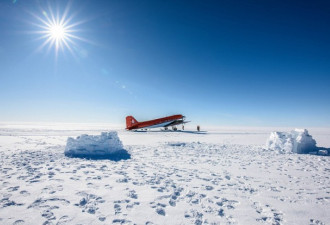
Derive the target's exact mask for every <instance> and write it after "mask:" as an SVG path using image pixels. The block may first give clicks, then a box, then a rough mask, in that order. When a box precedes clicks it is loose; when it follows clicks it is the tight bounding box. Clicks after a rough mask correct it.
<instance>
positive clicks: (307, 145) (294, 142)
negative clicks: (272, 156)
mask: <svg viewBox="0 0 330 225" xmlns="http://www.w3.org/2000/svg"><path fill="white" fill-rule="evenodd" d="M266 147H267V148H268V149H271V150H278V151H279V152H283V153H290V152H293V153H309V152H313V151H316V150H317V147H316V141H315V140H314V139H313V137H312V136H311V135H309V134H308V131H307V130H306V129H295V130H293V131H291V132H272V133H271V134H270V137H269V139H268V140H267V143H266Z"/></svg>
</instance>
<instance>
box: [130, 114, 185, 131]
mask: <svg viewBox="0 0 330 225" xmlns="http://www.w3.org/2000/svg"><path fill="white" fill-rule="evenodd" d="M184 119H185V116H182V115H181V114H179V115H173V116H167V117H163V118H159V119H154V120H148V121H143V122H138V121H137V120H136V119H135V118H134V117H133V116H127V117H126V130H137V129H149V128H157V127H164V128H165V130H167V129H168V127H170V126H171V127H172V128H173V130H177V129H176V126H177V125H180V124H184V123H188V122H186V121H184Z"/></svg>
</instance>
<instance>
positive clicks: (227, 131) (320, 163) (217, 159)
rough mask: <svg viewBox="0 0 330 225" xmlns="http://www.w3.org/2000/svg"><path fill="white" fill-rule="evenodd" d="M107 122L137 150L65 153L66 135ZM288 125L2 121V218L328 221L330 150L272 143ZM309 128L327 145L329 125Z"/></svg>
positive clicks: (28, 221)
mask: <svg viewBox="0 0 330 225" xmlns="http://www.w3.org/2000/svg"><path fill="white" fill-rule="evenodd" d="M187 128H189V127H187ZM109 130H117V131H118V136H119V138H120V140H121V141H122V143H123V146H124V149H125V150H127V151H128V152H129V154H130V158H128V159H127V158H126V159H124V160H120V161H112V160H108V159H105V160H86V159H82V158H69V157H66V156H65V155H64V150H65V145H66V141H67V138H68V137H74V138H75V137H77V136H79V135H81V134H93V135H96V134H98V135H99V134H100V133H101V132H103V131H109ZM290 130H292V128H212V129H208V132H206V133H195V132H189V131H185V132H158V131H154V132H127V131H124V130H122V129H120V128H118V127H115V128H114V127H111V126H110V125H105V124H95V125H89V124H80V125H77V124H66V125H63V124H62V125H61V124H4V123H3V124H0V224H112V223H113V224H330V214H329V206H330V179H329V177H330V157H327V156H317V155H304V154H280V153H278V151H270V150H267V149H265V144H266V140H267V138H268V137H269V135H270V132H271V131H290ZM308 131H309V133H310V134H311V135H312V136H313V138H314V139H315V140H316V142H317V146H319V147H326V148H330V129H326V128H322V129H316V128H314V129H313V128H309V129H308Z"/></svg>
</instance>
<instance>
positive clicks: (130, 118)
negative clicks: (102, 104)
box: [126, 116, 138, 130]
mask: <svg viewBox="0 0 330 225" xmlns="http://www.w3.org/2000/svg"><path fill="white" fill-rule="evenodd" d="M137 123H138V121H137V120H136V119H135V118H134V117H133V116H126V129H128V130H129V129H130V128H131V127H132V126H134V125H135V124H137Z"/></svg>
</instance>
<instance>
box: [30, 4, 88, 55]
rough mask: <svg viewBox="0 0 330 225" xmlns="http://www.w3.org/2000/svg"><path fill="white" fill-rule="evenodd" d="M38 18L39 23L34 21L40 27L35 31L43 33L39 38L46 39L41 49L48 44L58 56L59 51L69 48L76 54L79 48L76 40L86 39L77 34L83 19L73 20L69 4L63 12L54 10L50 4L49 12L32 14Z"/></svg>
mask: <svg viewBox="0 0 330 225" xmlns="http://www.w3.org/2000/svg"><path fill="white" fill-rule="evenodd" d="M32 15H33V16H34V17H35V18H37V20H38V22H39V23H34V25H36V26H37V27H38V28H39V29H38V31H36V32H35V33H38V34H41V36H40V37H39V38H38V39H42V40H44V42H43V43H42V44H41V46H40V47H39V48H38V49H37V50H41V49H43V48H45V47H47V46H48V51H49V50H50V49H52V48H53V49H54V50H55V55H56V57H57V56H58V52H59V51H60V50H61V51H64V50H65V49H67V50H69V51H70V52H71V53H72V55H74V56H75V49H77V43H76V41H85V39H83V38H81V37H79V36H78V35H77V32H78V29H77V26H79V25H80V24H82V23H83V22H82V21H75V22H73V20H74V19H73V15H71V16H69V5H67V7H66V8H65V10H64V12H63V13H62V14H61V13H59V11H58V10H57V11H56V13H54V12H53V10H52V8H51V7H50V6H49V7H48V10H47V12H46V11H42V15H37V14H32Z"/></svg>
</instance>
